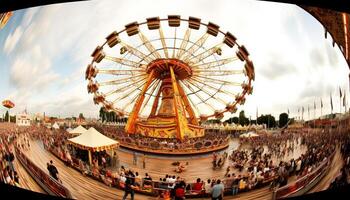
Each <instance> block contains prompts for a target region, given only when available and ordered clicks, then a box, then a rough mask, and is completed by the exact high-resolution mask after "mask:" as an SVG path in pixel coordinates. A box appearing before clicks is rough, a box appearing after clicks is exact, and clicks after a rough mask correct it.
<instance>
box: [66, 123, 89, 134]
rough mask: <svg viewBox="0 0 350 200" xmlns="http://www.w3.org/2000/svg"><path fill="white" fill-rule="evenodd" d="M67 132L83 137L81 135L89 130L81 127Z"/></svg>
mask: <svg viewBox="0 0 350 200" xmlns="http://www.w3.org/2000/svg"><path fill="white" fill-rule="evenodd" d="M67 131H68V133H70V134H72V135H81V134H83V133H85V131H87V130H86V129H85V128H84V127H83V126H81V125H79V126H78V127H76V128H75V129H71V130H67Z"/></svg>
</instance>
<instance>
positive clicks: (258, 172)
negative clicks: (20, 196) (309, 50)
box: [0, 124, 350, 199]
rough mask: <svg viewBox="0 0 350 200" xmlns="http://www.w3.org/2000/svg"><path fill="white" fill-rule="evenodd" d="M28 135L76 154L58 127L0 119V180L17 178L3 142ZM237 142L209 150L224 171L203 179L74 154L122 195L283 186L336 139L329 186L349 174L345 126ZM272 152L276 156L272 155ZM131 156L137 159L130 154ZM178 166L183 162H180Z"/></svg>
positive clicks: (54, 172)
mask: <svg viewBox="0 0 350 200" xmlns="http://www.w3.org/2000/svg"><path fill="white" fill-rule="evenodd" d="M30 138H32V139H40V140H42V141H43V143H44V146H46V148H48V149H50V148H54V149H55V151H57V152H59V155H60V157H61V158H64V160H65V161H68V164H69V163H70V162H73V160H74V159H78V158H79V156H80V155H79V153H78V152H77V151H76V150H74V149H72V148H70V147H68V145H67V143H66V141H67V139H68V138H69V135H68V133H67V132H65V131H64V130H49V129H47V128H45V127H30V128H26V129H19V128H18V127H16V126H14V125H5V124H2V125H1V129H0V144H1V146H0V147H1V148H0V150H1V152H0V153H1V155H0V156H1V163H0V164H1V166H0V167H1V172H0V173H1V179H2V181H3V182H5V183H9V184H13V185H18V184H19V177H18V174H17V172H16V169H15V168H14V165H13V161H14V159H15V158H14V156H13V152H12V149H11V148H9V147H10V146H11V144H13V142H14V141H15V140H16V141H17V142H16V143H15V144H16V145H17V147H18V148H20V149H21V150H28V149H29V148H30V143H29V140H30ZM330 141H332V142H330ZM240 142H241V143H242V145H243V144H248V145H249V146H250V147H251V148H250V149H249V150H247V149H237V150H234V151H232V152H231V153H230V154H229V155H228V154H227V153H224V154H222V155H218V154H213V165H214V161H215V165H216V166H220V165H222V164H221V163H223V162H225V160H226V158H228V160H229V161H230V164H229V166H228V167H227V168H226V173H225V176H224V177H221V180H220V179H208V180H206V181H204V180H202V179H201V178H200V177H199V178H198V179H197V180H196V181H194V182H187V181H186V180H185V179H184V178H182V177H180V176H179V174H177V175H176V176H175V175H165V176H164V177H162V178H160V179H159V181H158V180H154V179H152V178H151V176H150V175H149V174H148V173H146V174H145V175H144V176H141V175H140V174H139V173H138V172H134V171H132V170H130V169H125V167H124V166H122V165H121V163H120V161H119V158H118V155H117V154H116V153H115V152H114V154H113V156H110V155H107V154H106V153H105V152H102V153H100V154H99V155H93V166H88V164H87V162H86V161H83V160H82V159H78V160H79V162H80V163H81V164H82V165H81V167H82V168H84V169H85V171H87V172H86V174H88V173H89V171H90V172H91V171H93V169H94V168H97V169H98V170H97V171H96V172H95V173H96V174H97V177H100V179H101V180H102V181H104V182H105V183H108V184H110V185H116V184H118V185H117V186H118V187H120V188H123V189H124V190H125V197H126V196H128V195H131V196H133V193H134V191H136V190H139V191H140V190H142V191H158V192H159V193H160V195H162V196H169V198H170V197H174V198H175V199H183V197H184V196H186V195H197V194H200V195H205V196H208V195H210V196H212V197H213V199H220V198H221V197H220V196H222V195H223V194H224V192H226V193H227V192H228V191H230V192H231V193H232V194H237V193H238V192H242V191H248V190H251V189H254V188H258V187H260V186H262V185H264V184H266V183H268V184H271V186H272V187H277V186H283V185H285V184H287V182H288V179H289V178H290V177H291V176H296V178H300V177H302V176H305V175H307V174H309V173H311V172H312V171H313V170H314V169H316V168H317V167H318V166H319V165H320V164H321V163H322V162H323V161H325V160H327V158H328V157H329V156H331V155H332V153H333V152H334V151H335V149H336V147H337V144H339V145H340V147H341V152H342V155H343V158H344V167H343V168H342V171H341V176H339V177H340V178H337V179H336V180H335V181H334V183H332V185H331V187H337V186H339V185H340V184H341V183H344V182H345V181H344V180H346V178H348V177H349V168H350V147H349V146H350V137H349V135H348V132H347V131H345V130H344V131H334V130H333V131H331V130H326V129H298V130H288V129H287V130H284V132H283V133H282V132H281V133H277V134H272V135H269V134H266V135H260V137H256V138H242V139H241V140H240ZM300 146H302V147H305V151H303V152H301V155H300V156H298V157H296V158H291V159H285V158H286V157H288V156H289V154H291V153H293V151H295V149H296V148H297V147H298V148H300ZM276 157H279V158H280V159H276ZM220 159H221V162H220ZM133 160H134V162H135V161H136V163H137V157H136V156H135V155H134V156H133ZM47 165H48V166H47V169H48V172H49V174H50V175H51V176H52V177H53V178H55V179H56V180H58V181H60V180H59V176H58V174H59V173H58V169H57V168H56V167H55V166H54V164H53V163H52V162H50V163H47ZM107 166H115V167H116V168H117V169H119V170H117V171H115V172H112V171H111V170H107V169H106V167H107ZM144 166H145V165H144ZM178 166H180V164H179V165H178ZM182 166H185V165H184V164H182ZM144 168H145V167H144ZM231 170H232V171H231ZM174 172H176V170H175V171H174ZM344 177H346V178H344Z"/></svg>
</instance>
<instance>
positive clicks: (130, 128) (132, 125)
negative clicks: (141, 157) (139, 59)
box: [125, 70, 154, 133]
mask: <svg viewBox="0 0 350 200" xmlns="http://www.w3.org/2000/svg"><path fill="white" fill-rule="evenodd" d="M153 79H154V71H153V70H152V71H151V73H150V74H149V76H148V79H147V82H146V83H145V85H144V86H143V88H142V91H141V94H140V96H139V97H138V99H137V100H136V103H135V106H134V108H133V110H132V112H131V113H130V116H129V119H128V122H127V123H126V126H125V131H126V132H127V133H135V129H136V120H137V117H138V114H139V112H140V109H141V106H142V102H143V100H144V99H145V93H146V92H147V90H148V87H149V86H150V85H151V83H152V81H153Z"/></svg>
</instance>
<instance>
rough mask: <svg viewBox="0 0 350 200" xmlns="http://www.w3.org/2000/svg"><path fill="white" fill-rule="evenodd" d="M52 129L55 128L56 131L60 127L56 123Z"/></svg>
mask: <svg viewBox="0 0 350 200" xmlns="http://www.w3.org/2000/svg"><path fill="white" fill-rule="evenodd" d="M52 128H54V129H59V128H60V127H59V126H58V124H57V123H56V122H55V123H54V124H53V125H52Z"/></svg>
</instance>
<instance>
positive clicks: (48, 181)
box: [15, 147, 72, 199]
mask: <svg viewBox="0 0 350 200" xmlns="http://www.w3.org/2000/svg"><path fill="white" fill-rule="evenodd" d="M15 153H16V157H17V159H18V160H19V161H20V162H21V164H22V165H23V166H24V168H25V169H26V171H27V172H28V173H29V174H30V175H31V176H32V177H33V178H34V180H35V181H36V182H37V183H38V184H39V185H40V186H41V187H42V188H43V189H44V190H45V191H46V192H47V193H49V194H51V195H56V196H60V197H65V198H70V199H72V195H71V193H70V191H69V190H68V189H67V188H66V187H64V186H63V185H62V184H61V183H59V182H58V181H56V180H55V179H54V178H52V177H51V176H50V175H48V174H47V173H46V172H44V171H43V170H42V169H40V168H39V167H38V166H37V165H35V164H34V163H33V162H32V161H31V160H30V159H29V158H27V156H25V155H24V154H23V153H22V152H21V151H20V150H19V149H18V148H17V147H15Z"/></svg>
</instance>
